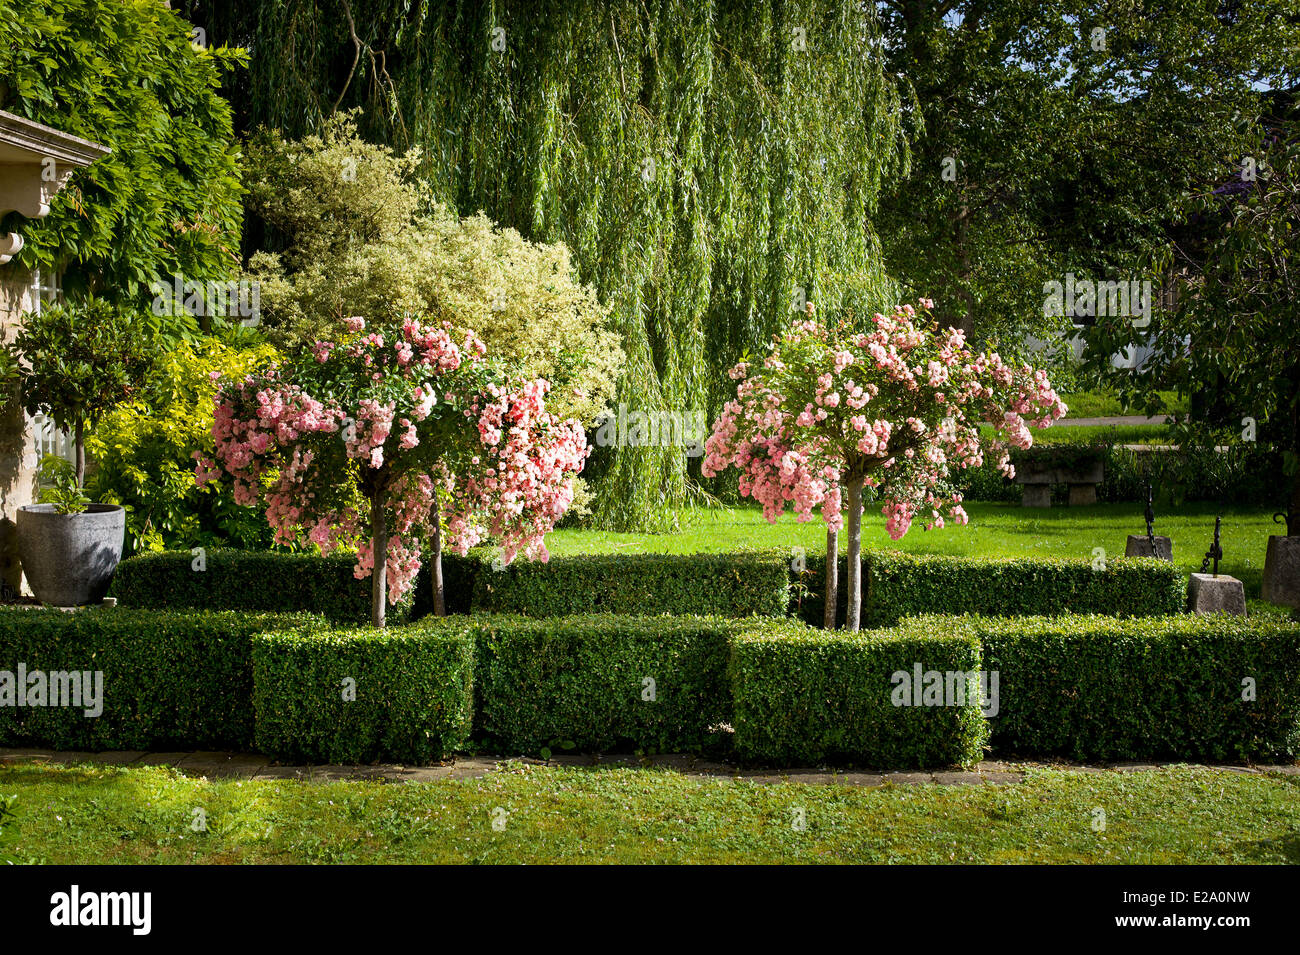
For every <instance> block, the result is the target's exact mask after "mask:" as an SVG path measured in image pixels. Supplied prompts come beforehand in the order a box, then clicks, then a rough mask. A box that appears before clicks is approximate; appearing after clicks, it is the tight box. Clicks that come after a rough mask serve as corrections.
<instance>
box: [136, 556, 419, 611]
mask: <svg viewBox="0 0 1300 955" xmlns="http://www.w3.org/2000/svg"><path fill="white" fill-rule="evenodd" d="M202 558H203V559H202V561H201V562H200V561H199V558H198V557H197V556H196V555H194V554H191V552H190V551H162V552H158V553H151V554H141V555H139V556H137V557H131V558H128V559H127V560H124V561H122V562H121V563H120V564H118V565H117V573H116V574H115V575H114V577H113V585H112V588H111V590H110V594H111V595H112V596H114V597H116V598H117V599H118V601H119V602H120V603H121V604H122V605H123V606H124V607H139V608H147V609H152V610H161V609H180V608H186V607H190V608H194V609H196V610H243V611H256V612H265V613H293V612H310V613H316V614H320V615H322V616H324V617H325V618H326V619H328V620H332V621H335V622H338V623H355V624H366V623H369V622H370V578H368V577H367V578H365V579H364V580H358V579H357V578H356V575H355V574H354V572H353V571H354V568H355V567H356V557H354V556H352V555H348V554H335V555H332V556H330V557H321V556H319V555H314V554H290V553H282V552H277V551H244V550H225V549H215V548H214V549H211V550H206V551H205V552H204V553H203V555H202ZM200 566H202V567H204V569H203V570H198V569H196V568H197V567H200ZM411 603H412V598H411V596H410V595H408V596H407V598H406V599H405V600H404V601H403V602H402V603H401V604H399V605H398V606H396V607H391V608H389V611H388V618H389V620H390V621H392V622H401V621H402V620H403V619H406V618H407V617H409V616H410V612H411Z"/></svg>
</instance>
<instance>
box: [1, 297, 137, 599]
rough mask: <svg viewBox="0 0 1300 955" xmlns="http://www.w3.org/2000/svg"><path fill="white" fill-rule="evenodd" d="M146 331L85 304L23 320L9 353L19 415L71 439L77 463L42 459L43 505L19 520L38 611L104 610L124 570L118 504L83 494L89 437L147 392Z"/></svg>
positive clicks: (128, 316)
mask: <svg viewBox="0 0 1300 955" xmlns="http://www.w3.org/2000/svg"><path fill="white" fill-rule="evenodd" d="M147 328H148V326H147V324H146V323H145V322H144V320H143V317H142V316H139V315H137V314H134V313H132V312H131V311H129V310H126V309H123V308H121V307H120V306H117V305H114V304H112V303H110V302H107V301H105V300H103V299H98V298H93V297H91V298H86V299H84V300H82V301H80V302H77V303H74V304H69V305H66V306H58V305H56V306H48V307H46V308H44V309H42V310H41V311H40V312H39V313H35V312H29V313H27V314H26V315H24V316H23V326H22V329H21V330H20V331H19V333H18V335H17V336H16V337H15V338H14V341H13V344H12V345H11V346H10V350H11V351H10V356H11V361H12V362H13V363H15V364H16V366H17V376H18V382H19V394H20V398H21V401H22V404H23V407H24V409H25V410H26V411H27V413H28V414H30V415H35V414H43V415H45V416H46V417H47V418H49V419H52V420H53V421H54V423H55V424H56V425H57V426H58V427H60V428H62V429H65V430H67V431H69V432H70V433H71V434H72V437H73V445H74V448H75V462H74V463H68V462H64V461H60V460H59V459H55V460H54V461H50V459H49V458H47V459H46V462H45V463H44V464H43V466H42V473H41V478H42V485H43V487H42V489H41V495H40V501H41V503H38V504H29V505H27V506H26V507H22V508H19V510H18V519H17V524H18V556H19V559H20V560H21V561H22V565H23V573H24V574H25V575H26V577H27V583H28V585H29V586H30V587H31V588H32V593H34V594H35V595H36V598H37V599H38V600H40V601H41V602H42V603H44V604H50V605H53V606H59V607H76V606H82V605H85V604H91V603H98V602H100V601H101V600H103V598H104V595H105V594H106V593H107V592H108V586H109V584H110V583H111V582H112V579H113V571H114V570H115V569H116V568H117V563H118V561H119V560H121V557H122V542H123V537H124V534H125V529H126V512H125V511H124V510H123V509H122V508H121V507H120V506H118V505H116V504H99V503H92V502H90V501H88V500H87V499H86V497H85V495H84V493H83V491H82V488H83V487H84V485H85V478H86V445H85V435H86V429H87V428H88V427H92V426H93V424H94V422H95V421H96V420H97V419H98V417H99V416H100V415H102V414H104V413H105V412H106V411H108V410H110V409H111V408H113V407H115V406H116V405H118V404H120V403H121V402H123V401H126V400H127V399H129V398H130V397H131V395H132V394H133V393H134V391H135V390H136V389H137V388H139V387H140V385H141V383H142V382H143V380H144V376H145V374H146V373H147V371H148V368H149V358H148V355H149V352H150V342H149V340H148V331H147ZM55 462H57V463H55Z"/></svg>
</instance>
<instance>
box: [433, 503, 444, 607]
mask: <svg viewBox="0 0 1300 955" xmlns="http://www.w3.org/2000/svg"><path fill="white" fill-rule="evenodd" d="M430 576H432V577H433V615H434V616H435V617H445V616H447V595H446V593H445V592H444V590H443V583H442V517H441V516H440V515H439V513H438V499H437V497H436V496H435V497H434V500H433V572H432V574H431V575H430Z"/></svg>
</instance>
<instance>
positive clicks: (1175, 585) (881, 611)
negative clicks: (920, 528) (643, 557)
mask: <svg viewBox="0 0 1300 955" xmlns="http://www.w3.org/2000/svg"><path fill="white" fill-rule="evenodd" d="M862 565H863V570H862V575H863V585H862V621H863V626H864V627H887V626H892V625H893V624H896V623H897V622H898V621H899V620H901V619H902V618H904V617H908V616H917V615H920V614H966V613H976V614H985V615H988V616H1009V617H1010V616H1030V615H1049V616H1055V615H1058V614H1065V613H1102V614H1108V615H1110V616H1117V617H1126V616H1133V617H1140V616H1162V615H1165V614H1171V613H1179V612H1181V611H1182V610H1183V609H1184V607H1185V605H1186V599H1187V597H1186V590H1187V582H1186V578H1185V577H1184V574H1183V572H1182V571H1181V570H1179V569H1178V568H1177V567H1175V566H1174V565H1173V564H1170V563H1167V562H1165V561H1159V560H1154V559H1149V558H1137V557H1121V558H1112V559H1110V560H1108V561H1107V562H1106V569H1105V570H1093V569H1092V563H1091V562H1090V561H1088V560H1082V559H1080V560H1070V559H1066V558H1053V557H1014V558H999V557H954V556H948V555H945V554H907V553H902V552H900V551H872V552H871V553H868V554H863V556H862ZM806 567H807V569H806V571H805V572H804V573H803V574H793V575H792V591H791V594H792V596H791V605H790V613H791V615H792V616H796V617H798V618H799V619H801V620H803V621H804V622H805V623H807V624H809V625H810V626H818V627H819V626H821V624H822V615H823V613H824V608H825V606H826V599H825V590H826V584H825V579H826V557H825V555H824V554H809V555H808V556H807V558H806ZM847 579H848V559H847V558H846V557H844V556H843V555H841V556H840V566H839V607H838V614H837V620H838V621H839V625H840V626H843V625H844V618H845V611H846V608H847V606H848V596H847Z"/></svg>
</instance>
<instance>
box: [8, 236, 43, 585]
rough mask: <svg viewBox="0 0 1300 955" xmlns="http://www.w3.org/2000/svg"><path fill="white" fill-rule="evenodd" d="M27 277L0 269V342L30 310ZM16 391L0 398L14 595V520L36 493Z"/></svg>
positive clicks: (17, 581)
mask: <svg viewBox="0 0 1300 955" xmlns="http://www.w3.org/2000/svg"><path fill="white" fill-rule="evenodd" d="M33 297H34V293H33V291H32V276H31V273H30V272H28V271H26V270H24V269H21V268H19V267H18V265H17V264H16V263H13V262H10V263H8V264H7V265H0V341H4V342H6V343H7V342H10V341H12V340H13V337H14V335H15V334H17V332H18V328H19V319H20V318H21V316H22V314H23V313H24V312H26V311H28V310H29V309H31V308H32V307H33ZM17 399H18V395H17V389H16V388H15V389H13V391H12V392H10V393H8V394H4V395H0V400H3V406H0V580H2V581H3V582H4V584H5V585H7V586H8V587H9V588H11V589H13V590H15V591H17V590H19V589H20V587H21V584H22V569H21V566H20V565H19V562H18V541H17V535H16V533H15V525H14V520H15V518H16V517H17V514H18V508H20V507H22V506H23V505H24V504H30V503H31V502H32V498H33V496H34V494H35V491H36V467H37V461H36V454H35V452H34V450H33V447H32V440H31V433H30V428H29V427H28V425H27V418H26V416H25V415H24V414H23V410H22V408H21V407H20V406H19V404H18V400H17Z"/></svg>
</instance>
